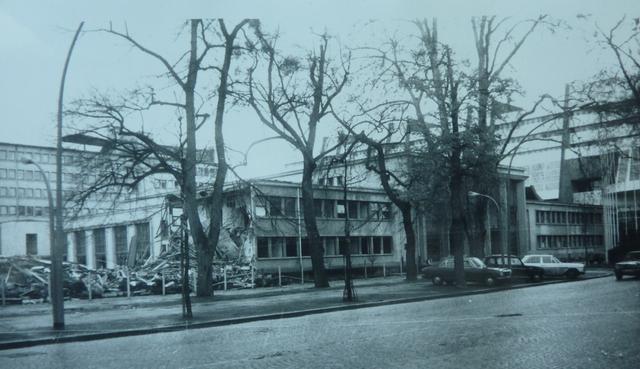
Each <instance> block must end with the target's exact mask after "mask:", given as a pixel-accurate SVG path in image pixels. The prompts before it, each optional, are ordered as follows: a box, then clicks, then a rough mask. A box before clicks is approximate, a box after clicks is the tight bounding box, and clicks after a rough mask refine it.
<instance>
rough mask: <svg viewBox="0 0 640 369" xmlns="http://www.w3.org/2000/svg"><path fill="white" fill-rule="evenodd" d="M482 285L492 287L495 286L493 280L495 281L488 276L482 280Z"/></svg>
mask: <svg viewBox="0 0 640 369" xmlns="http://www.w3.org/2000/svg"><path fill="white" fill-rule="evenodd" d="M484 284H485V286H487V287H491V286H493V285H495V284H496V280H495V279H493V277H491V276H488V277H486V278H485V279H484Z"/></svg>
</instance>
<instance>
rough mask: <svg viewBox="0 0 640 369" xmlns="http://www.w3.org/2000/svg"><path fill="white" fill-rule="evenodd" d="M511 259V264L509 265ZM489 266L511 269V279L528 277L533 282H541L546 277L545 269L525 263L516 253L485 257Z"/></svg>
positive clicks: (485, 261)
mask: <svg viewBox="0 0 640 369" xmlns="http://www.w3.org/2000/svg"><path fill="white" fill-rule="evenodd" d="M509 259H511V265H509ZM484 263H485V264H486V265H487V266H488V267H493V268H508V269H511V279H526V280H529V281H531V282H540V281H542V280H543V279H544V269H542V268H541V267H538V266H532V265H525V264H524V263H523V262H522V260H521V259H520V258H519V257H517V256H514V255H511V256H509V257H507V256H506V255H489V256H486V257H485V258H484Z"/></svg>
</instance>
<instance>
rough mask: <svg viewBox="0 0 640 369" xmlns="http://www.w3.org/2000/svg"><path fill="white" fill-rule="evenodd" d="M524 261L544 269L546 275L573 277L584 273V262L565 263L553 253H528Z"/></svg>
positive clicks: (526, 263) (528, 264)
mask: <svg viewBox="0 0 640 369" xmlns="http://www.w3.org/2000/svg"><path fill="white" fill-rule="evenodd" d="M522 262H523V263H524V264H525V265H527V266H537V267H540V268H542V269H544V275H545V276H565V277H568V278H571V279H575V278H578V276H579V275H580V274H584V264H582V263H563V262H561V261H560V260H558V258H556V257H555V256H553V255H526V256H525V257H523V258H522Z"/></svg>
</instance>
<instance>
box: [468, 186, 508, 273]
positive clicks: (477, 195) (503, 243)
mask: <svg viewBox="0 0 640 369" xmlns="http://www.w3.org/2000/svg"><path fill="white" fill-rule="evenodd" d="M467 195H468V196H469V197H485V198H487V199H489V200H491V202H493V204H494V205H495V206H496V210H497V211H498V219H500V215H501V211H500V205H498V202H497V201H496V200H495V199H494V198H493V197H491V196H489V195H485V194H481V193H478V192H474V191H469V192H468V193H467ZM499 229H500V228H499ZM500 232H501V233H502V232H503V230H502V229H500ZM500 238H501V239H502V240H504V237H500ZM500 243H501V245H500V250H501V253H502V255H503V256H504V255H505V254H506V243H505V242H500ZM507 260H508V261H507V262H508V264H511V258H507Z"/></svg>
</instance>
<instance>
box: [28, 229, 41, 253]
mask: <svg viewBox="0 0 640 369" xmlns="http://www.w3.org/2000/svg"><path fill="white" fill-rule="evenodd" d="M26 243H27V255H38V235H37V234H36V233H27V235H26Z"/></svg>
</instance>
